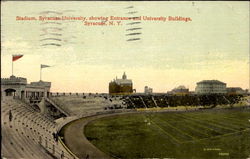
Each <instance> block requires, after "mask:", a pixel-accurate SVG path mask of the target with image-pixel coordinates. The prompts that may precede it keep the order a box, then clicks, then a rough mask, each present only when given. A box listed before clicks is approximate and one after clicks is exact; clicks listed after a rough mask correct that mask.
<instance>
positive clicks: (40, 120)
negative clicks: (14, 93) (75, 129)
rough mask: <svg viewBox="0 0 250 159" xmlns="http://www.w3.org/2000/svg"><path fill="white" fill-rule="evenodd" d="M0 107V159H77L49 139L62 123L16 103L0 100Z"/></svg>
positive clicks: (17, 101)
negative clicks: (0, 106) (0, 152)
mask: <svg viewBox="0 0 250 159" xmlns="http://www.w3.org/2000/svg"><path fill="white" fill-rule="evenodd" d="M1 105H2V109H1V118H2V120H1V121H2V123H1V124H2V158H3V157H5V158H28V159H36V158H37V159H38V158H39V159H42V158H44V159H50V158H51V159H52V158H65V159H71V158H76V157H74V156H72V155H70V154H69V153H68V152H67V150H66V149H65V147H64V146H63V145H62V144H61V143H60V142H56V141H55V140H54V138H53V136H52V133H53V132H56V131H57V129H58V127H59V126H62V124H57V123H55V122H54V121H53V119H51V118H49V117H47V116H45V115H42V114H40V113H39V112H38V111H37V110H36V109H34V108H32V107H30V106H29V105H27V104H25V103H23V102H21V101H19V100H14V99H8V100H2V101H1ZM10 110H11V114H12V116H13V117H12V120H11V121H9V111H10Z"/></svg>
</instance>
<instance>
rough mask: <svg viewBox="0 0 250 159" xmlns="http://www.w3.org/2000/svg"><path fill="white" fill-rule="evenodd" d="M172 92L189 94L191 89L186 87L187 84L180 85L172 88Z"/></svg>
mask: <svg viewBox="0 0 250 159" xmlns="http://www.w3.org/2000/svg"><path fill="white" fill-rule="evenodd" d="M171 94H174V95H187V94H189V89H188V88H186V87H185V86H183V85H181V86H178V87H177V88H174V89H172V91H171Z"/></svg>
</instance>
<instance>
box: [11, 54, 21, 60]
mask: <svg viewBox="0 0 250 159" xmlns="http://www.w3.org/2000/svg"><path fill="white" fill-rule="evenodd" d="M21 57H23V55H12V61H16V60H18V59H20V58H21Z"/></svg>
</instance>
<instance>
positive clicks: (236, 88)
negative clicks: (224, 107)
mask: <svg viewBox="0 0 250 159" xmlns="http://www.w3.org/2000/svg"><path fill="white" fill-rule="evenodd" d="M227 90H231V91H232V90H235V91H243V89H242V88H240V87H227Z"/></svg>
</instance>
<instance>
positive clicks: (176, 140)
mask: <svg viewBox="0 0 250 159" xmlns="http://www.w3.org/2000/svg"><path fill="white" fill-rule="evenodd" d="M151 122H152V123H153V124H155V126H157V127H158V128H159V129H160V130H161V131H162V132H164V133H165V134H167V135H168V136H169V137H171V138H172V139H173V140H174V141H175V142H177V143H178V144H180V143H181V142H180V141H179V140H178V139H176V138H175V137H174V136H172V135H171V134H169V133H168V132H167V131H165V130H164V129H162V128H161V127H160V126H159V125H158V124H157V123H155V122H154V121H151Z"/></svg>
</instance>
